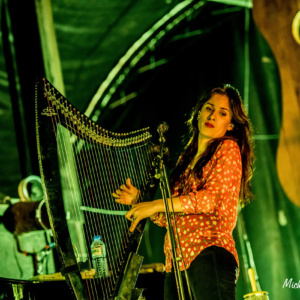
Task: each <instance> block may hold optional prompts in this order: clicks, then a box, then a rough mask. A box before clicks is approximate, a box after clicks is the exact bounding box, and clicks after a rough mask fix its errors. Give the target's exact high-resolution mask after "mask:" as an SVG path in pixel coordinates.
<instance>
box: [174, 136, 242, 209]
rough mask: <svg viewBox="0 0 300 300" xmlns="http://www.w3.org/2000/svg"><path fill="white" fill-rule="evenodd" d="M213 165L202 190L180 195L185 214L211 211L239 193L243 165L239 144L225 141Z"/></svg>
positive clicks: (216, 154)
mask: <svg viewBox="0 0 300 300" xmlns="http://www.w3.org/2000/svg"><path fill="white" fill-rule="evenodd" d="M214 156H215V157H214V158H213V160H214V161H213V167H212V169H211V171H210V172H209V174H208V175H207V178H205V184H204V185H203V187H202V188H201V189H200V190H196V191H192V192H190V193H188V194H186V195H182V196H180V197H179V199H180V202H181V207H182V210H183V212H184V213H185V214H200V213H209V212H211V211H213V210H214V209H215V208H217V207H218V206H219V205H220V204H221V203H222V201H224V200H226V199H228V198H230V197H233V195H234V194H237V195H238V193H239V189H240V182H241V174H242V165H241V155H240V150H239V147H238V145H237V144H236V143H235V142H233V141H225V142H224V143H223V145H222V146H221V148H220V149H219V150H218V151H217V153H215V155H214Z"/></svg>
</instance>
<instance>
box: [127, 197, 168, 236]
mask: <svg viewBox="0 0 300 300" xmlns="http://www.w3.org/2000/svg"><path fill="white" fill-rule="evenodd" d="M159 201H161V204H162V205H163V202H162V200H155V201H151V202H141V203H138V204H135V205H133V206H132V208H131V210H130V211H128V212H127V214H126V215H125V217H126V218H127V219H128V220H130V221H132V223H131V226H130V228H129V230H130V231H131V232H133V231H134V229H135V227H136V226H137V225H138V223H139V222H140V221H141V220H143V219H146V218H148V217H150V216H152V215H154V214H155V213H157V212H158V211H159V210H160V209H159V207H160V206H159V204H160V202H159ZM157 204H158V205H157Z"/></svg>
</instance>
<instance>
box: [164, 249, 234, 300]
mask: <svg viewBox="0 0 300 300" xmlns="http://www.w3.org/2000/svg"><path fill="white" fill-rule="evenodd" d="M236 270H237V263H236V261H235V258H234V256H233V255H232V254H231V253H230V252H229V251H227V250H226V249H224V248H221V247H217V246H211V247H208V248H206V249H204V250H203V251H202V252H201V253H200V254H199V255H198V256H197V257H196V258H195V260H194V261H193V262H192V263H191V265H190V267H189V268H188V269H187V273H188V278H189V282H190V287H191V292H192V295H193V298H192V299H194V300H234V299H235V287H236V284H235V281H236ZM181 275H182V278H183V285H184V289H185V299H187V300H188V299H190V298H189V296H188V295H189V294H188V292H187V285H186V278H185V275H184V272H181ZM164 299H165V300H177V299H178V292H177V288H176V280H175V275H174V273H173V272H171V273H167V275H166V279H165V284H164Z"/></svg>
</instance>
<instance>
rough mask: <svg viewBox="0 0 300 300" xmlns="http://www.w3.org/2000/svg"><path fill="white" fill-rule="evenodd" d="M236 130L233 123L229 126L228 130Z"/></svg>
mask: <svg viewBox="0 0 300 300" xmlns="http://www.w3.org/2000/svg"><path fill="white" fill-rule="evenodd" d="M233 128H234V125H233V124H232V123H230V124H229V125H228V128H227V130H229V131H230V130H232V129H233Z"/></svg>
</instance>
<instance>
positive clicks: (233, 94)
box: [170, 84, 254, 205]
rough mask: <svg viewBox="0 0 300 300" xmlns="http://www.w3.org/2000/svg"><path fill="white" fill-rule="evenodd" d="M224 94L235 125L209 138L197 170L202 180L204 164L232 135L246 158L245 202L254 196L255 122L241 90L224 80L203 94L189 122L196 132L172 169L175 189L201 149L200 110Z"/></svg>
mask: <svg viewBox="0 0 300 300" xmlns="http://www.w3.org/2000/svg"><path fill="white" fill-rule="evenodd" d="M214 94H221V95H226V96H227V97H228V99H229V107H230V109H231V111H232V119H231V124H233V129H232V130H229V131H227V132H226V133H225V135H224V136H222V137H220V138H215V139H212V140H210V141H209V143H208V144H207V147H206V149H205V151H204V152H203V153H202V154H201V158H200V159H199V160H198V161H197V163H196V165H195V167H194V168H193V172H194V174H195V176H197V178H198V179H200V180H201V178H202V175H203V167H204V166H205V165H206V164H207V163H208V161H209V160H210V159H211V158H212V156H213V154H214V153H215V152H216V150H217V149H218V147H220V146H221V144H222V143H223V142H224V140H226V139H231V140H234V141H236V142H237V144H238V146H239V148H240V152H241V159H242V179H241V187H240V197H239V198H240V199H239V201H240V203H241V204H242V205H245V204H247V203H248V202H249V201H250V199H251V198H252V197H253V195H252V192H251V187H250V180H251V178H252V174H253V161H254V155H253V141H252V125H251V122H250V120H249V118H248V116H247V114H246V112H245V109H244V106H243V102H242V99H241V96H240V93H239V91H238V90H237V89H236V88H234V87H233V86H231V85H230V84H222V85H218V86H215V87H213V88H211V89H209V90H208V91H207V92H206V93H204V94H203V96H202V97H201V99H200V101H199V102H198V103H197V105H196V106H195V108H194V109H193V112H192V115H191V118H190V119H189V120H188V122H187V124H188V126H189V128H190V131H191V133H192V136H191V138H190V140H189V142H188V143H187V145H186V147H185V149H184V151H183V153H182V154H181V155H180V157H179V159H178V162H177V164H176V166H175V168H174V170H173V172H172V176H171V182H170V185H171V189H172V190H173V187H174V185H175V183H176V181H177V180H178V179H179V177H180V176H181V174H182V173H183V172H184V171H185V169H186V168H187V166H188V165H189V163H190V162H191V161H192V159H193V158H194V157H195V155H196V153H197V149H198V135H199V128H198V120H197V117H198V113H199V111H200V110H201V109H202V107H203V105H204V104H205V103H206V102H207V101H208V100H209V99H210V98H211V97H212V96H213V95H214Z"/></svg>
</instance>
